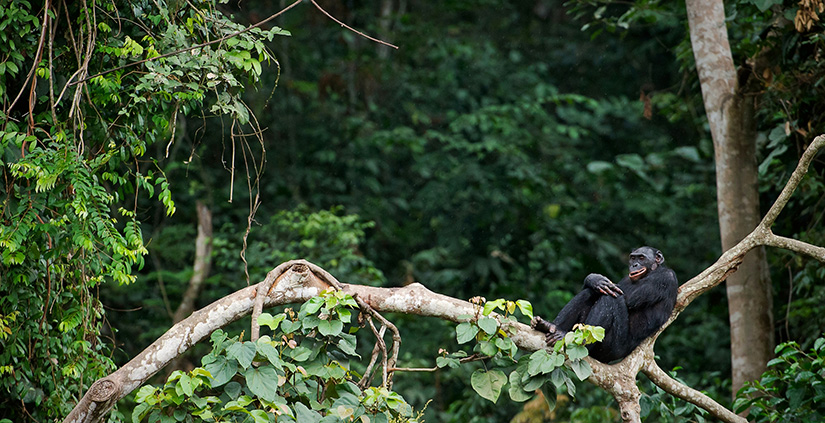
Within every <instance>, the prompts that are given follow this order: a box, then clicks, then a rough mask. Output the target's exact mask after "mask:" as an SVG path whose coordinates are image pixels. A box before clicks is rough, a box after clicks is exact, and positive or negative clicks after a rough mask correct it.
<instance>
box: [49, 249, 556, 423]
mask: <svg viewBox="0 0 825 423" xmlns="http://www.w3.org/2000/svg"><path fill="white" fill-rule="evenodd" d="M286 264H287V265H288V268H287V269H284V270H281V269H282V267H281V266H278V268H276V270H277V272H274V271H273V272H271V273H273V274H275V273H277V274H279V276H278V277H277V278H276V279H275V281H274V282H271V281H269V280H265V281H263V282H261V283H259V284H256V285H252V286H249V287H246V288H244V289H241V290H239V291H237V292H235V293H234V294H231V295H228V296H226V297H223V298H221V299H220V300H218V301H215V302H214V303H212V304H210V305H208V306H206V307H204V308H203V309H201V310H198V311H196V312H194V313H192V315H191V316H189V317H187V318H186V319H184V320H182V321H180V322H179V323H177V324H175V325H174V326H172V328H171V329H169V330H168V331H167V332H166V333H165V334H163V335H162V336H161V337H160V338H158V339H157V340H156V341H155V342H153V343H152V345H150V346H149V347H147V348H146V349H145V350H143V351H142V352H141V353H140V354H138V355H137V356H136V357H135V358H133V359H132V360H131V361H129V362H128V363H126V364H125V365H124V366H123V367H121V368H120V369H118V370H117V371H115V372H114V373H112V374H110V375H109V376H106V377H105V378H102V379H99V380H98V381H96V382H95V383H94V384H93V385H92V387H91V388H90V389H89V391H88V392H87V393H86V395H84V396H83V398H82V399H81V400H80V402H79V403H78V404H77V406H75V408H74V409H73V410H72V411H71V413H69V415H68V416H67V417H66V418H65V419H64V423H93V422H100V421H101V420H102V419H103V418H104V417H105V415H106V414H107V413H108V412H109V410H111V408H112V406H113V405H114V404H115V402H117V401H118V400H119V399H121V398H123V397H125V396H126V395H128V394H129V393H131V392H132V391H133V390H135V389H137V388H138V387H139V386H141V385H142V384H144V383H145V382H146V381H147V380H148V379H149V378H150V377H152V376H153V375H154V374H155V373H157V372H158V371H160V370H161V369H163V368H164V367H165V366H166V365H167V364H169V363H170V362H171V361H172V360H174V359H175V358H176V357H178V356H179V355H181V354H183V353H184V352H186V351H187V350H189V349H190V348H191V347H192V346H193V345H195V344H196V343H198V342H199V341H201V340H203V339H206V338H208V337H209V336H210V334H211V333H212V332H214V331H215V330H217V329H220V328H222V327H224V326H226V325H227V324H229V323H232V322H234V321H236V320H238V319H241V318H242V317H244V316H246V315H248V314H250V313H251V312H252V310H253V308H254V306H255V297H256V292H258V289H261V292H263V293H265V294H266V297H265V299H264V301H263V302H264V307H273V306H276V305H284V304H295V303H303V302H305V301H307V300H309V299H310V298H312V297H315V296H317V295H319V294H320V293H321V292H322V291H323V290H326V289H329V288H330V285H329V284H328V283H326V282H325V280H324V279H326V278H323V279H322V278H319V277H318V276H317V275H316V274H315V273H314V272H312V271H310V270H309V269H310V267H312V268H317V266H315V265H313V264H311V263H309V262H307V261H304V260H294V261H291V262H288V263H286ZM295 281H301V283H300V284H296V283H295ZM270 284H271V289H268V290H264V289H262V288H263V287H264V286H267V287H268V286H269V285H270ZM341 285H342V288H343V290H344V291H345V292H347V293H348V294H350V295H353V296H356V295H357V296H358V297H359V298H360V299H361V300H363V301H365V302H367V303H368V304H369V305H370V306H371V307H372V308H373V309H375V310H377V311H379V312H384V311H386V312H398V313H406V314H415V315H419V316H429V317H437V318H440V319H444V320H450V321H454V322H459V321H462V318H461V316H462V315H473V314H475V309H474V308H473V305H472V304H470V303H469V302H467V301H461V300H457V299H455V298H452V297H448V296H445V295H441V294H436V293H434V292H432V291H430V290H428V289H427V288H425V287H424V286H423V285H421V284H418V283H414V284H411V285H408V286H405V287H403V288H374V287H368V286H361V285H349V284H341ZM504 325H505V328H507V329H508V330H509V331H510V333H512V334H513V335H512V339H513V341H514V342H515V343H516V345H517V346H518V347H519V348H521V349H524V350H527V351H535V350H538V349H540V348H544V347H545V346H546V345H545V343H544V336H543V335H542V334H540V333H539V332H536V331H534V330H533V329H531V328H530V327H529V326H527V325H525V324H521V323H510V322H507V321H505V322H504Z"/></svg>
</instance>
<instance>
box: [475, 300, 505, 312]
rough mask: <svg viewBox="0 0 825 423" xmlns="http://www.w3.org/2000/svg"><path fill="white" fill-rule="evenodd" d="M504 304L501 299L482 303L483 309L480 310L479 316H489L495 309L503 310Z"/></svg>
mask: <svg viewBox="0 0 825 423" xmlns="http://www.w3.org/2000/svg"><path fill="white" fill-rule="evenodd" d="M504 302H505V301H504V299H503V298H499V299H497V300H493V301H487V302H486V303H484V308H483V309H482V311H481V314H483V315H485V316H489V315H490V313H491V312H492V311H493V310H495V309H497V308H502V309H503V308H504Z"/></svg>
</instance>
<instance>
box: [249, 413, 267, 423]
mask: <svg viewBox="0 0 825 423" xmlns="http://www.w3.org/2000/svg"><path fill="white" fill-rule="evenodd" d="M249 415H250V416H252V418H254V419H255V423H269V415H268V414H266V411H264V410H252V411H250V412H249Z"/></svg>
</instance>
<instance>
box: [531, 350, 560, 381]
mask: <svg viewBox="0 0 825 423" xmlns="http://www.w3.org/2000/svg"><path fill="white" fill-rule="evenodd" d="M558 357H559V355H558V354H555V353H554V354H552V355H551V354H549V353H548V352H547V351H546V350H538V351H536V352H534V353H533V354H530V361H529V363H528V364H527V373H528V374H529V375H530V376H535V375H537V374H539V373H541V374H547V373H550V372H552V371H553V370H554V369H555V368H556V367H558V366H560V365H562V364H564V358H563V357H562V360H561V362H559V360H558Z"/></svg>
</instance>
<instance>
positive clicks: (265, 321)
mask: <svg viewBox="0 0 825 423" xmlns="http://www.w3.org/2000/svg"><path fill="white" fill-rule="evenodd" d="M284 319H286V314H283V313H280V314H278V315H275V316H273V315H271V314H269V313H261V315H260V316H258V325H260V326H267V327H269V329H271V330H273V331H274V330H277V329H278V324H280V323H281V322H282V321H283V320H284Z"/></svg>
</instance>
